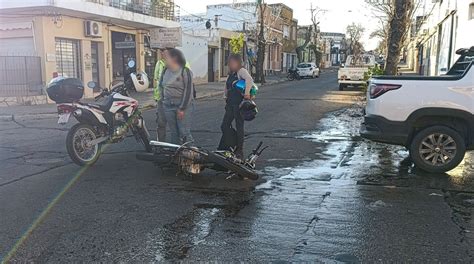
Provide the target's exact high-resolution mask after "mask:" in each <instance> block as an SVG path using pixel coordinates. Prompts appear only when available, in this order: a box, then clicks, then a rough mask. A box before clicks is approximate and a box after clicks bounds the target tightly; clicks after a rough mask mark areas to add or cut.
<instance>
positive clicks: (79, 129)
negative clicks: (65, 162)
mask: <svg viewBox="0 0 474 264" xmlns="http://www.w3.org/2000/svg"><path fill="white" fill-rule="evenodd" d="M97 138H98V135H97V134H96V131H95V129H94V128H93V127H92V126H90V125H87V124H82V123H79V124H76V125H74V126H73V127H72V128H71V129H70V130H69V132H68V134H67V137H66V149H67V153H68V154H69V157H70V158H71V160H72V161H73V162H74V163H76V164H77V165H79V166H86V165H88V166H89V165H92V164H94V163H95V162H96V161H97V160H98V159H99V156H100V153H101V149H102V146H101V144H96V145H89V144H88V142H90V141H91V140H94V139H97Z"/></svg>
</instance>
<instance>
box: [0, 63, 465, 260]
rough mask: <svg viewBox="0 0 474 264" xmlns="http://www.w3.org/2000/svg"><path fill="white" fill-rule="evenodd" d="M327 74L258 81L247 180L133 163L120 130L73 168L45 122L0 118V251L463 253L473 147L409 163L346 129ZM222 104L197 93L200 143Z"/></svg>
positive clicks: (348, 109)
mask: <svg viewBox="0 0 474 264" xmlns="http://www.w3.org/2000/svg"><path fill="white" fill-rule="evenodd" d="M335 79H336V76H335V73H334V72H324V73H323V74H322V76H321V78H319V79H315V80H303V81H295V82H288V83H283V84H278V85H274V86H267V87H263V88H262V89H261V92H260V94H259V96H258V100H257V103H258V105H259V110H260V111H259V116H258V118H257V119H256V120H254V121H252V122H249V123H246V131H247V135H246V151H247V152H248V151H250V150H251V148H252V146H254V145H256V144H257V143H258V142H259V141H264V142H265V144H266V145H269V146H270V148H269V150H268V151H267V152H265V153H264V155H263V157H262V158H261V160H260V161H259V163H258V169H259V170H260V172H261V175H262V179H261V180H259V181H257V182H252V181H240V180H236V179H232V180H226V175H222V174H216V173H214V172H213V171H206V172H205V173H203V175H202V176H199V177H196V178H195V179H194V180H193V181H189V180H183V179H182V178H180V177H179V176H176V175H175V172H174V171H172V170H165V171H162V170H160V169H159V168H157V167H155V166H153V164H151V163H147V162H143V161H138V160H136V159H135V151H137V150H139V149H140V146H139V145H138V144H137V143H136V142H135V141H134V139H132V138H130V139H127V140H126V141H125V142H123V143H121V144H116V145H112V146H110V147H108V148H107V149H106V153H104V155H103V156H102V157H101V158H100V159H99V161H98V162H97V163H96V165H94V166H93V167H91V168H88V169H81V168H80V167H78V166H76V165H74V164H72V163H71V161H70V160H69V158H68V156H67V154H66V149H65V145H64V142H65V138H66V133H67V127H61V126H59V125H57V124H56V119H53V118H44V119H38V118H31V117H28V118H25V119H23V120H22V119H20V120H16V121H15V122H1V123H0V165H1V168H2V170H1V172H0V201H2V202H0V260H1V259H3V260H9V261H18V262H30V261H33V262H39V263H43V262H62V263H65V262H73V261H74V262H92V261H101V262H162V261H178V260H184V261H209V260H212V261H248V262H267V261H283V262H289V261H312V262H350V263H357V262H376V261H377V262H402V261H403V262H473V261H474V243H473V242H474V236H473V233H472V232H474V222H473V220H472V214H473V213H474V154H473V153H469V154H467V155H466V158H465V160H464V162H463V164H462V165H461V166H460V167H458V168H457V169H456V170H454V171H451V172H449V173H448V174H443V175H430V174H426V173H422V172H419V171H417V170H416V168H414V167H413V166H412V165H411V164H409V163H407V162H406V161H405V160H404V159H405V158H406V157H407V155H408V154H407V152H406V151H405V150H404V149H403V148H401V147H396V146H387V145H382V144H376V143H373V142H368V141H365V140H362V139H361V138H360V137H359V136H358V134H357V130H358V125H359V124H360V121H361V118H362V117H361V111H360V106H361V104H362V101H361V100H360V97H359V96H358V95H359V94H358V93H357V92H356V91H344V92H339V91H337V83H336V81H335ZM223 107H224V102H223V100H222V99H221V98H218V97H216V98H209V99H206V100H200V101H199V102H197V107H196V113H195V121H194V125H193V135H194V137H195V139H196V141H197V144H198V145H199V146H203V147H206V148H209V149H213V148H215V147H216V145H217V143H218V140H219V137H220V131H219V124H220V121H221V117H222V115H223ZM145 118H146V121H147V122H148V127H149V128H151V129H152V130H154V126H155V124H154V113H153V112H147V113H145ZM153 135H154V134H153Z"/></svg>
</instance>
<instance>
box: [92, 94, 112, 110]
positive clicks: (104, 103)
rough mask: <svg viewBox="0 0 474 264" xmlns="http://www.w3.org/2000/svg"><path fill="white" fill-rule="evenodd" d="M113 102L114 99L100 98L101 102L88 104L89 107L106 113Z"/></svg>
mask: <svg viewBox="0 0 474 264" xmlns="http://www.w3.org/2000/svg"><path fill="white" fill-rule="evenodd" d="M113 102H114V98H113V97H112V96H107V97H104V98H102V99H101V100H99V101H97V102H96V103H92V104H89V105H90V106H91V107H94V108H97V109H99V110H101V111H104V112H107V111H109V109H110V107H111V106H112V103H113Z"/></svg>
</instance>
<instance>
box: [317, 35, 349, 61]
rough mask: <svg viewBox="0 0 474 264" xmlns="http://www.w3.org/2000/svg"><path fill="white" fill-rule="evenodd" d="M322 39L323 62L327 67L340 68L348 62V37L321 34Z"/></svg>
mask: <svg viewBox="0 0 474 264" xmlns="http://www.w3.org/2000/svg"><path fill="white" fill-rule="evenodd" d="M321 39H322V40H323V41H324V46H325V47H324V48H323V50H324V52H323V60H324V61H325V64H326V66H327V67H329V66H338V65H340V64H341V63H342V62H344V61H345V60H346V59H345V53H346V35H345V34H344V33H337V32H321Z"/></svg>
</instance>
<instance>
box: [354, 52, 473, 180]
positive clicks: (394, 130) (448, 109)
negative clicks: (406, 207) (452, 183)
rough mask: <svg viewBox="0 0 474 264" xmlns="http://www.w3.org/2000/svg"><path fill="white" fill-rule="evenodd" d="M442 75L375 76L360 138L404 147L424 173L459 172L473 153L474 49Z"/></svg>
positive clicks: (463, 55) (370, 83)
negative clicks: (458, 169)
mask: <svg viewBox="0 0 474 264" xmlns="http://www.w3.org/2000/svg"><path fill="white" fill-rule="evenodd" d="M456 53H457V54H458V55H460V57H459V59H458V60H457V61H456V63H455V64H454V65H453V66H452V67H451V69H449V71H448V72H447V74H446V75H442V76H434V77H428V76H374V77H372V78H371V79H370V80H369V87H368V91H367V106H366V108H365V118H364V123H363V124H362V126H361V130H360V133H361V135H362V136H363V137H365V138H367V139H371V140H374V141H379V142H385V143H389V144H396V145H402V146H405V147H407V148H408V150H409V151H410V157H411V159H412V161H413V163H414V164H415V165H416V166H417V167H418V168H421V169H422V170H425V171H428V172H434V173H441V172H445V171H448V170H451V169H454V168H455V167H456V166H457V165H459V163H460V162H461V161H462V160H463V158H464V155H465V152H466V150H473V149H474V66H473V64H474V46H473V47H471V48H470V49H460V50H458V51H457V52H456Z"/></svg>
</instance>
